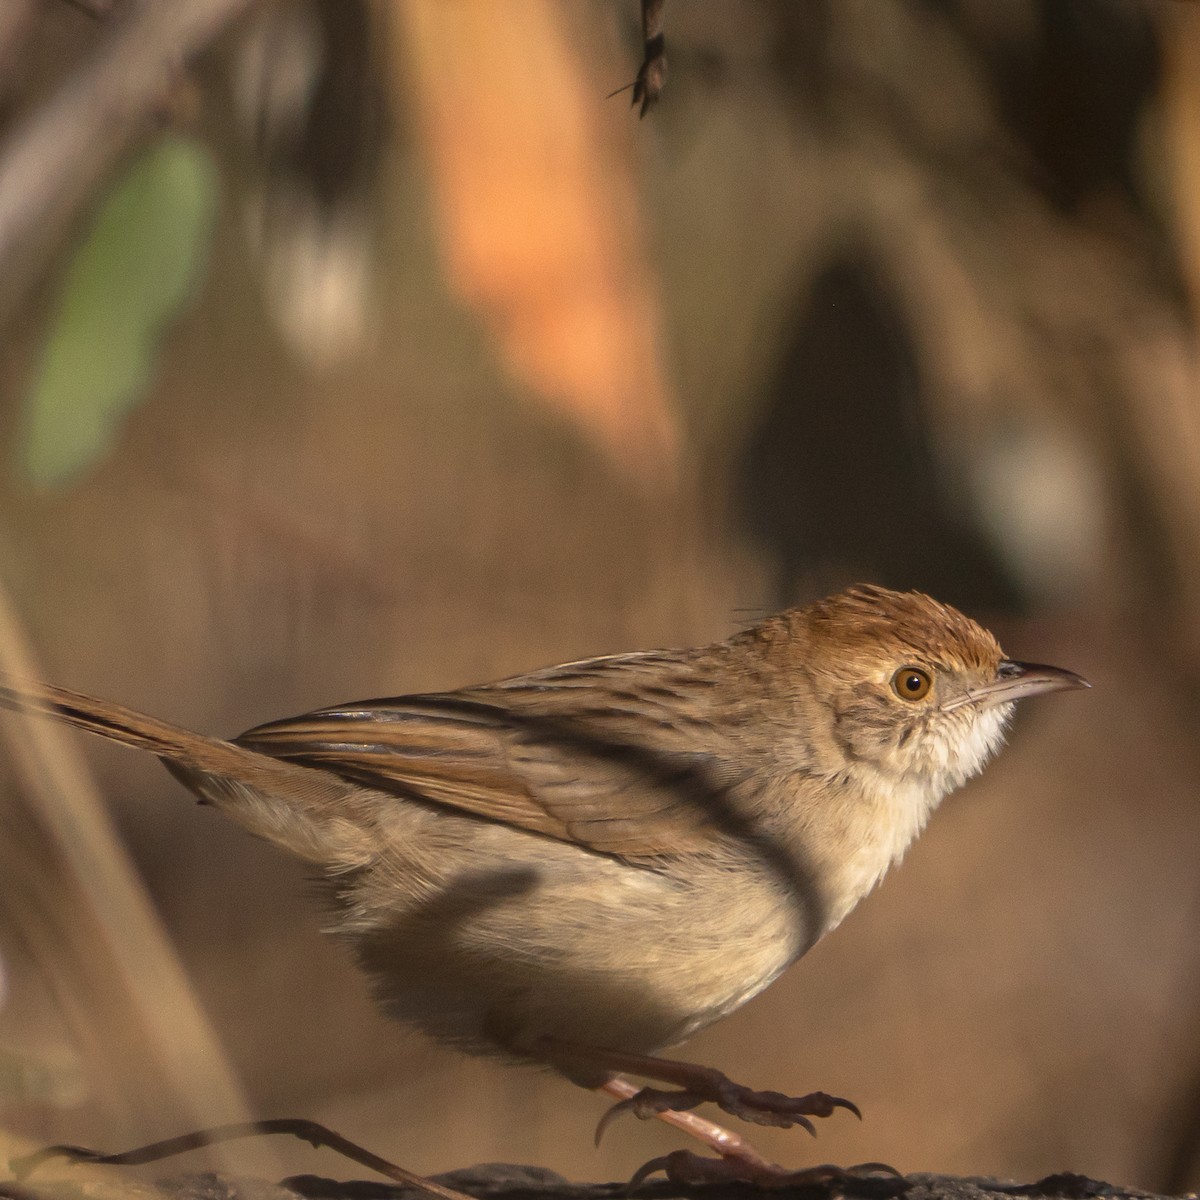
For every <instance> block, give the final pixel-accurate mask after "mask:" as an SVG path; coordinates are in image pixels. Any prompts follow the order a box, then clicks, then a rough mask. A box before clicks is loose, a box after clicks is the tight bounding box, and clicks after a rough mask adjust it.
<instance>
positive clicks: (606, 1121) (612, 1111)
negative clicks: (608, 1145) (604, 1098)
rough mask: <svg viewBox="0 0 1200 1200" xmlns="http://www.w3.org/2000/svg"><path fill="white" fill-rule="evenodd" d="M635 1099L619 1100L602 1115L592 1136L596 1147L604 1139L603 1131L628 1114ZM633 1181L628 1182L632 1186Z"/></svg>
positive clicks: (631, 1097)
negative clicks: (625, 1113) (624, 1114)
mask: <svg viewBox="0 0 1200 1200" xmlns="http://www.w3.org/2000/svg"><path fill="white" fill-rule="evenodd" d="M635 1099H636V1097H634V1096H630V1097H629V1099H628V1100H619V1101H618V1102H617V1103H616V1104H614V1105H612V1106H611V1107H610V1108H608V1109H607V1110H606V1111H605V1113H604V1115H603V1116H602V1117H601V1118H600V1120H599V1121H597V1122H596V1132H595V1134H593V1136H592V1140H593V1142H594V1143H595V1145H596V1146H597V1147H599V1145H600V1139H601V1138H603V1137H604V1133H605V1130H607V1129H608V1127H609V1126H610V1125H611V1124H612V1123H613V1122H614V1121H615V1120H616V1119H617V1118H618V1117H619V1116H620V1115H621V1114H622V1113H623V1112H629V1111H630V1109H632V1108H633V1102H634V1100H635ZM632 1183H633V1180H630V1185H631V1186H632Z"/></svg>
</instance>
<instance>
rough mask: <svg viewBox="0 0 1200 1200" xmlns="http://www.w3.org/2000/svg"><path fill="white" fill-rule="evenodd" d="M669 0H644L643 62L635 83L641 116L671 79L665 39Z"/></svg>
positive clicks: (634, 102)
mask: <svg viewBox="0 0 1200 1200" xmlns="http://www.w3.org/2000/svg"><path fill="white" fill-rule="evenodd" d="M665 5H666V0H642V41H643V48H642V54H643V57H642V65H641V67H639V68H638V73H637V79H636V80H634V83H633V106H634V108H637V107H638V105H639V104H640V105H641V108H640V110H639V112H638V116H639V117H644V116H645V115H646V113H647V112H648V111H649V109H650V108H651V107H652V106H653V105H655V104H657V103H658V98H659V96H660V95H661V94H662V90H663V85H664V84H665V83H666V82H667V47H666V42H665V41H664V40H663V7H664V6H665Z"/></svg>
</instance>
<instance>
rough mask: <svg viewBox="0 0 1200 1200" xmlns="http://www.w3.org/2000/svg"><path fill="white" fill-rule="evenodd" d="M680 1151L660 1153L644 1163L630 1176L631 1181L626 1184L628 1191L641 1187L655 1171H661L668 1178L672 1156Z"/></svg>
mask: <svg viewBox="0 0 1200 1200" xmlns="http://www.w3.org/2000/svg"><path fill="white" fill-rule="evenodd" d="M678 1153H679V1151H678V1150H675V1151H672V1153H671V1154H660V1155H659V1156H658V1158H652V1159H651V1160H650V1161H649V1162H646V1163H642V1165H641V1166H640V1167H638V1169H637V1170H636V1171H634V1173H633V1174H632V1175H631V1176H630V1177H629V1182H628V1183H627V1184H626V1185H625V1188H626V1190H627V1191H630V1192H632V1191H633V1190H634V1189H635V1188H639V1187H641V1186H642V1184H643V1183H645V1182H646V1180H647V1179H649V1178H650V1176H651V1175H653V1174H654V1173H655V1171H661V1172H662V1173H663V1174H664V1175H666V1176H667V1177H668V1178H669V1177H670V1174H671V1158H672V1156H673V1155H674V1154H678Z"/></svg>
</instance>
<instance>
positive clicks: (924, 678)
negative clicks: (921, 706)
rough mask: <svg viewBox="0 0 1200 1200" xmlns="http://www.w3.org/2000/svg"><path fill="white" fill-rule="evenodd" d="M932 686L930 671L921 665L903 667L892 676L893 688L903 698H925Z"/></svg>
mask: <svg viewBox="0 0 1200 1200" xmlns="http://www.w3.org/2000/svg"><path fill="white" fill-rule="evenodd" d="M931 687H933V680H932V679H930V678H929V672H928V671H922V670H921V668H920V667H901V668H900V670H898V671H897V672H896V673H895V675H893V676H892V690H893V691H894V692H895V693H896V695H897V696H899V697H900V699H901V700H924V699H925V697H926V696H928V695H929V689H930V688H931Z"/></svg>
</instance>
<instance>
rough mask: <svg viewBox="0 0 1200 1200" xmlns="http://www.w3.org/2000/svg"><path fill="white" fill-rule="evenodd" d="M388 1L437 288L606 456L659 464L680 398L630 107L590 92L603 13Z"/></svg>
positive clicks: (674, 431)
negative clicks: (647, 234) (592, 48)
mask: <svg viewBox="0 0 1200 1200" xmlns="http://www.w3.org/2000/svg"><path fill="white" fill-rule="evenodd" d="M394 12H395V14H396V16H397V18H398V21H397V30H398V32H399V34H400V36H401V38H402V41H403V43H404V45H403V50H404V53H405V55H406V57H407V59H408V62H409V64H410V72H411V76H412V82H413V85H414V96H415V101H414V102H415V106H416V110H417V113H418V116H419V122H420V128H421V133H422V136H423V138H424V142H425V146H426V151H427V153H428V155H429V159H430V165H431V171H432V175H433V178H434V187H435V189H436V199H437V219H438V221H439V224H440V228H441V235H442V243H443V255H444V260H445V263H446V270H447V273H448V275H449V277H450V280H451V283H452V286H453V287H454V288H455V289H456V290H457V291H458V292H459V293H460V294H461V295H462V297H463V298H464V299H465V300H466V301H467V302H468V303H469V304H470V305H471V306H472V307H473V308H475V309H476V311H478V312H479V313H480V314H481V316H482V317H483V319H484V321H485V322H486V325H487V328H488V330H489V333H490V335H491V337H492V338H493V339H494V342H495V344H496V346H497V348H498V350H499V353H500V354H501V355H502V357H503V360H504V362H505V364H506V366H507V367H508V369H509V370H510V371H511V372H512V373H513V374H514V375H515V376H516V377H517V378H518V379H519V380H521V381H522V382H523V383H525V384H526V385H528V386H529V387H530V388H531V389H532V390H533V391H534V393H535V394H536V395H537V396H538V397H539V398H541V399H542V400H543V401H544V402H545V403H546V404H548V405H549V406H551V407H553V408H555V409H557V410H559V411H560V412H562V413H563V414H564V415H566V416H567V417H568V418H569V419H570V420H571V421H572V422H574V424H575V425H576V426H577V427H579V428H580V429H581V430H582V431H583V433H584V434H585V436H587V437H588V438H589V439H590V440H592V441H593V442H594V443H596V444H598V445H599V446H600V447H601V448H602V449H603V450H605V451H606V452H607V453H608V454H609V455H611V456H612V457H613V458H614V459H615V460H616V461H617V462H618V463H619V464H620V465H622V466H623V467H625V468H626V469H629V470H631V471H633V472H634V473H637V474H649V473H650V472H651V471H653V473H654V474H655V475H657V476H660V477H661V475H662V473H663V471H664V469H668V470H669V469H670V468H671V467H673V465H674V463H675V461H676V459H677V455H678V450H679V442H680V431H679V420H678V410H677V406H676V404H675V401H674V397H673V396H672V393H671V388H670V385H669V384H668V382H667V378H666V370H665V367H664V363H663V352H662V344H661V338H660V333H659V324H660V322H659V307H658V298H657V294H656V286H655V280H654V277H653V273H652V271H651V270H650V268H649V267H648V266H647V264H646V261H645V257H644V251H643V247H642V236H641V235H642V228H641V216H640V210H639V203H638V198H637V194H636V188H635V184H634V170H633V161H632V158H633V147H634V143H633V138H634V137H635V136H636V135H637V133H638V126H637V122H636V121H635V120H634V119H633V117H631V116H630V115H629V113H628V109H627V108H626V106H625V105H624V104H621V103H620V102H619V101H616V100H614V101H611V102H610V103H608V104H606V103H605V91H606V87H605V85H604V83H603V82H602V81H601V80H599V79H598V78H596V76H595V74H594V73H593V72H592V71H591V70H590V69H589V64H588V62H587V60H586V57H585V55H584V53H583V51H584V49H585V48H586V46H587V45H590V41H589V42H588V43H585V39H586V38H587V32H588V29H589V27H592V26H596V28H595V30H594V32H595V34H596V35H597V36H596V38H595V41H596V43H597V44H601V43H602V42H603V34H604V28H603V26H597V22H596V18H595V17H593V16H592V15H591V14H590V12H589V11H588V10H586V9H582V8H580V9H575V8H572V7H568V6H564V5H562V4H559V3H555V2H554V0H505V3H503V4H496V3H494V2H493V0H456V2H455V3H446V0H406V2H405V3H404V4H402V5H398V6H397V7H396V8H395V10H394ZM635 66H636V64H634V63H630V64H629V65H628V70H629V74H630V77H632V74H633V72H634V69H635Z"/></svg>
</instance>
